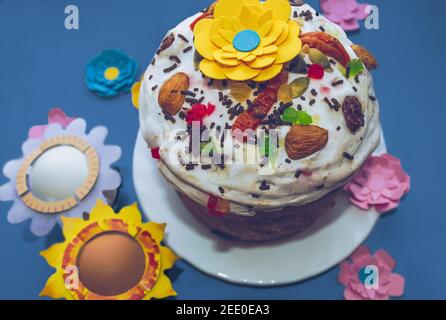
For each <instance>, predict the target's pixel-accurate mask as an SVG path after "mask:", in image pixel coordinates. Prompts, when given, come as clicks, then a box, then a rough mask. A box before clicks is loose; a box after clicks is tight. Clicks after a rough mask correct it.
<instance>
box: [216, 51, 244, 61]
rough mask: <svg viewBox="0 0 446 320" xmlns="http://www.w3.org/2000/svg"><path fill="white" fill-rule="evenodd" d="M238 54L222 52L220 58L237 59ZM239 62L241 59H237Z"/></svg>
mask: <svg viewBox="0 0 446 320" xmlns="http://www.w3.org/2000/svg"><path fill="white" fill-rule="evenodd" d="M242 53H245V52H242ZM238 54H239V53H238V52H226V51H223V53H222V54H221V56H222V57H223V58H224V59H234V58H235V59H237V57H238ZM239 60H241V59H239Z"/></svg>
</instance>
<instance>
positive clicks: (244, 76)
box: [223, 63, 261, 81]
mask: <svg viewBox="0 0 446 320" xmlns="http://www.w3.org/2000/svg"><path fill="white" fill-rule="evenodd" d="M260 71H261V70H260V69H253V68H250V67H249V66H247V65H245V64H243V63H241V64H240V65H239V66H237V67H233V68H223V72H224V74H225V76H226V77H227V78H228V79H230V80H235V81H245V80H250V79H252V78H255V77H257V76H258V75H259V73H260Z"/></svg>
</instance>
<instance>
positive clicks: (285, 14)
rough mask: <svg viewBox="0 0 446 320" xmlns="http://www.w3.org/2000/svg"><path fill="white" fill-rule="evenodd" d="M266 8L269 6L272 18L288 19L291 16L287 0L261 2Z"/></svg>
mask: <svg viewBox="0 0 446 320" xmlns="http://www.w3.org/2000/svg"><path fill="white" fill-rule="evenodd" d="M263 5H264V6H265V7H266V8H271V9H272V10H273V13H274V19H276V20H282V21H285V22H286V21H288V20H289V19H290V17H291V6H290V3H289V2H288V0H267V1H265V3H264V4H263Z"/></svg>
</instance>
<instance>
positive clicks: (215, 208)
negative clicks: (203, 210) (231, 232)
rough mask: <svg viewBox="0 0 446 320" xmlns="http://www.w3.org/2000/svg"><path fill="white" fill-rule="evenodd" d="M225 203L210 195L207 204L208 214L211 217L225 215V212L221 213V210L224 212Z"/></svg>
mask: <svg viewBox="0 0 446 320" xmlns="http://www.w3.org/2000/svg"><path fill="white" fill-rule="evenodd" d="M225 205H226V202H225V201H224V200H223V199H221V198H219V197H216V196H214V195H210V196H209V199H208V203H207V208H208V213H209V214H210V215H211V216H216V217H222V216H224V215H225V214H226V212H222V210H224V211H226V208H225Z"/></svg>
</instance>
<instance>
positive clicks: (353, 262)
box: [338, 246, 405, 300]
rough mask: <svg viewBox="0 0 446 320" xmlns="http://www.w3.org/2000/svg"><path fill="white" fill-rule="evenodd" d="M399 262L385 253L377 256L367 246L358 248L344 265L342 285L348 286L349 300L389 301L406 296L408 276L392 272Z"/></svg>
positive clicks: (340, 276) (340, 277) (380, 252)
mask: <svg viewBox="0 0 446 320" xmlns="http://www.w3.org/2000/svg"><path fill="white" fill-rule="evenodd" d="M395 266H396V262H395V260H394V259H393V258H392V257H391V256H390V255H389V254H388V253H387V252H386V251H384V250H378V251H377V252H376V253H375V254H374V255H372V254H371V253H370V250H369V248H367V247H366V246H360V247H358V248H357V249H356V250H355V252H353V254H352V255H351V257H350V261H345V262H343V263H341V266H340V271H339V275H338V280H339V282H340V283H341V284H342V285H344V286H345V290H344V298H345V299H346V300H389V298H390V297H399V296H402V295H403V293H404V283H405V280H404V277H402V276H401V275H399V274H396V273H392V271H393V269H394V268H395Z"/></svg>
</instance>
